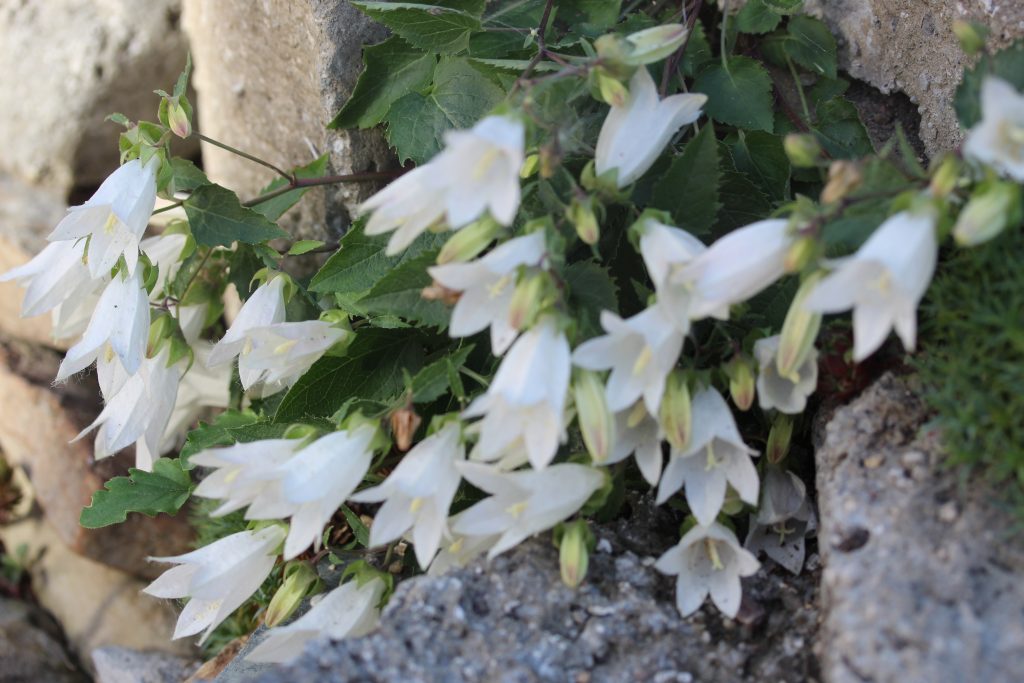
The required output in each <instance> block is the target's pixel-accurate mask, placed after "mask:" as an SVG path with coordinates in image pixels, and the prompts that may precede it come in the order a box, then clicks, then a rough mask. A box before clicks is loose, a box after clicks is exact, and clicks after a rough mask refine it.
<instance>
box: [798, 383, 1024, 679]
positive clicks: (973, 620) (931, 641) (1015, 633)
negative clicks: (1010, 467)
mask: <svg viewBox="0 0 1024 683" xmlns="http://www.w3.org/2000/svg"><path fill="white" fill-rule="evenodd" d="M920 391H921V390H920V387H916V386H915V384H914V382H913V381H912V380H908V379H901V378H897V377H895V376H893V375H891V374H887V375H884V376H883V377H882V378H881V379H880V380H878V381H877V382H876V383H875V384H874V385H873V386H872V387H871V388H869V389H868V390H867V391H865V392H864V393H863V394H862V395H861V396H860V397H859V398H858V399H857V400H855V401H853V402H852V403H851V404H850V405H848V406H846V407H844V408H841V409H839V410H838V411H837V412H836V413H835V415H834V417H832V419H831V420H830V421H829V423H828V426H827V428H826V430H825V438H824V443H823V444H821V445H820V447H819V448H818V451H817V465H818V473H817V484H818V504H819V509H820V515H821V528H820V536H819V545H820V549H821V553H822V556H823V559H824V563H825V569H824V572H823V575H822V590H821V610H822V631H821V634H820V637H819V641H818V650H819V653H820V657H821V666H822V676H823V678H824V680H825V681H828V682H829V683H860V682H862V681H874V682H876V683H885V682H887V681H892V682H896V681H929V682H932V683H944V682H946V681H948V682H949V683H954V682H960V681H989V682H990V683H1001V682H1004V681H1005V682H1006V683H1010V682H1011V681H1019V680H1020V677H1021V664H1022V661H1024V660H1022V653H1024V619H1022V618H1021V617H1022V615H1024V540H1022V538H1021V536H1020V535H1019V533H1018V534H1016V535H1013V534H1012V530H1013V529H1014V528H1019V527H1015V525H1016V524H1019V518H1017V517H1015V516H1014V515H1013V512H1012V511H1011V510H1007V509H1006V508H1005V506H1002V505H1000V497H999V494H998V492H997V491H994V490H993V489H992V487H991V486H989V485H987V484H986V483H985V482H983V481H978V480H971V481H965V480H964V479H963V478H962V477H960V476H959V473H958V472H957V471H956V470H954V469H948V468H944V467H943V462H942V458H943V455H942V449H941V445H940V442H939V439H938V434H936V433H935V432H934V431H933V430H929V429H928V427H927V420H928V412H927V410H926V409H925V407H924V404H923V403H922V402H921V400H920V398H919V397H920Z"/></svg>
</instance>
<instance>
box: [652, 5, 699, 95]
mask: <svg viewBox="0 0 1024 683" xmlns="http://www.w3.org/2000/svg"><path fill="white" fill-rule="evenodd" d="M703 6H704V0H695V1H694V3H693V7H692V8H691V9H690V11H689V12H687V11H686V4H685V2H684V4H683V18H684V19H685V20H686V38H685V39H683V44H682V45H680V46H679V49H678V50H676V51H675V52H674V53H673V54H672V56H671V57H669V58H668V60H667V61H666V62H665V69H664V71H662V72H661V96H662V97H665V95H667V94H668V84H669V81H670V80H672V74H674V73H676V71H677V70H678V69H679V62H681V61H682V60H683V55H684V54H685V53H686V46H687V45H689V44H690V36H692V35H693V27H694V26H695V25H696V23H697V16H698V15H699V14H700V11H701V9H702V8H703Z"/></svg>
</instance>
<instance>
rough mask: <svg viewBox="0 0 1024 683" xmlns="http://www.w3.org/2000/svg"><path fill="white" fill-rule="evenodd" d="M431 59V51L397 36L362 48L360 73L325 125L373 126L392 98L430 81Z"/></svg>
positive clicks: (434, 59)
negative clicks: (362, 65) (426, 50)
mask: <svg viewBox="0 0 1024 683" xmlns="http://www.w3.org/2000/svg"><path fill="white" fill-rule="evenodd" d="M435 62H436V58H435V57H434V55H433V54H431V53H424V52H423V51H422V50H420V49H417V48H414V47H412V46H411V45H409V43H407V42H405V41H404V40H402V39H401V38H400V37H398V36H391V37H390V38H388V39H387V40H385V41H384V42H383V43H379V44H377V45H370V46H369V47H365V48H363V63H364V64H365V65H366V66H365V68H364V69H363V73H361V74H360V75H359V80H358V81H356V87H355V89H354V90H353V91H352V96H351V97H349V98H348V102H346V103H345V106H344V107H342V108H341V111H339V112H338V115H337V116H335V117H334V120H333V121H331V123H330V125H328V128H370V127H372V126H376V125H377V124H378V123H380V122H381V121H383V120H384V117H385V116H387V113H388V109H390V108H391V105H392V104H393V103H394V102H395V100H397V99H399V98H400V97H402V96H403V95H405V94H407V93H410V92H416V91H418V90H422V89H424V88H426V87H427V86H428V85H429V84H430V79H431V76H432V75H433V73H434V64H435Z"/></svg>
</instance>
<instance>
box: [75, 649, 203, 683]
mask: <svg viewBox="0 0 1024 683" xmlns="http://www.w3.org/2000/svg"><path fill="white" fill-rule="evenodd" d="M92 663H93V666H95V667H96V683H181V682H182V681H184V680H185V679H186V678H188V677H189V676H191V675H192V673H193V672H194V671H195V670H196V669H198V668H199V662H197V661H195V660H194V659H188V658H186V657H176V656H174V655H170V654H167V653H165V652H141V651H139V650H130V649H128V648H125V647H102V648H99V649H96V650H93V652H92Z"/></svg>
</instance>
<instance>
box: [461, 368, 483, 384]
mask: <svg viewBox="0 0 1024 683" xmlns="http://www.w3.org/2000/svg"><path fill="white" fill-rule="evenodd" d="M459 372H461V373H462V374H464V375H465V376H466V377H469V378H470V379H472V380H475V381H476V382H477V383H479V384H480V386H482V387H486V386H490V382H488V381H487V378H486V377H483V376H481V375H480V374H479V373H477V372H474V371H472V370H470V369H469V368H467V367H466V366H462V367H461V368H459Z"/></svg>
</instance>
